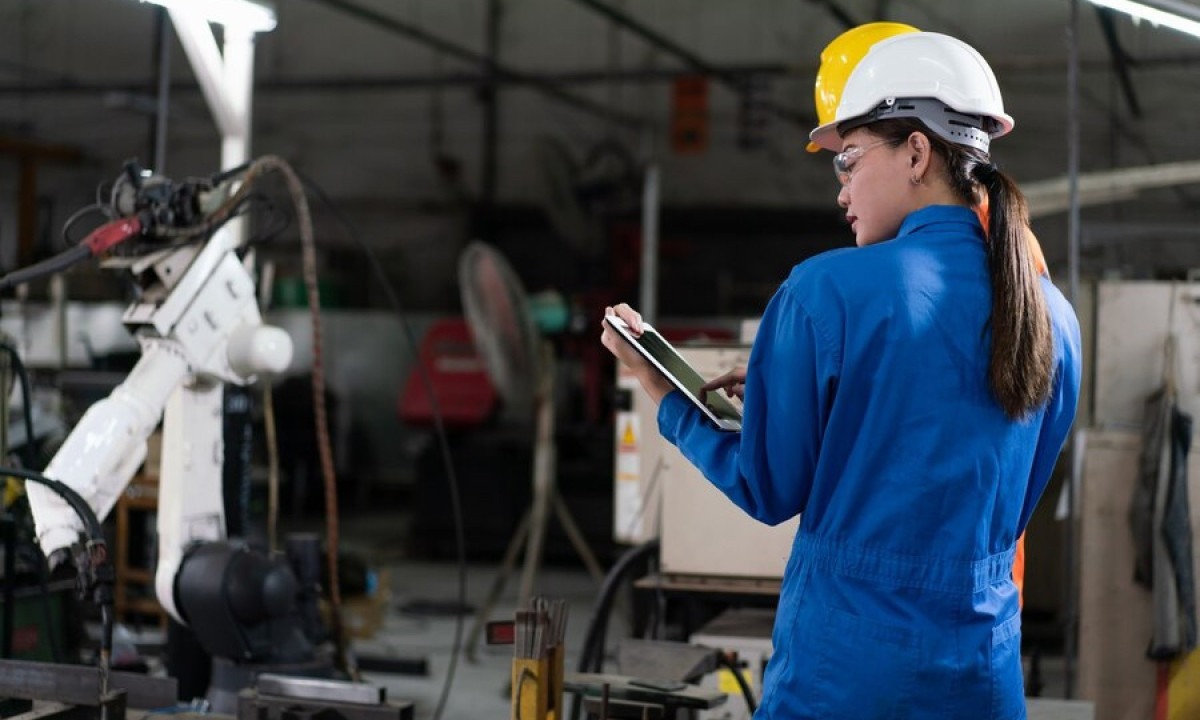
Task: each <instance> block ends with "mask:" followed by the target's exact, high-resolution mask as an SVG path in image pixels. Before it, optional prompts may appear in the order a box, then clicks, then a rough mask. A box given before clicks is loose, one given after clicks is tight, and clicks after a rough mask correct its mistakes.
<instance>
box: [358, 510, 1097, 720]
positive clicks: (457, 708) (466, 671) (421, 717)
mask: <svg viewBox="0 0 1200 720" xmlns="http://www.w3.org/2000/svg"><path fill="white" fill-rule="evenodd" d="M342 532H343V547H344V548H345V549H346V550H348V551H350V552H353V553H355V554H356V555H358V556H359V557H361V558H363V559H365V560H366V561H367V562H368V564H369V565H370V566H371V567H372V568H373V569H375V570H376V571H377V572H378V576H379V577H380V578H381V579H383V580H384V584H383V586H382V587H381V588H380V589H379V590H378V591H377V592H378V593H379V594H378V595H376V596H375V598H374V600H373V601H372V602H371V603H370V604H369V605H368V604H366V603H363V602H362V601H361V600H358V599H347V605H348V610H347V616H348V617H350V618H351V619H352V620H353V619H354V618H364V617H372V615H371V614H370V613H369V612H367V611H366V610H365V608H366V607H371V608H373V609H374V610H375V611H376V613H377V614H376V615H375V616H374V617H375V619H376V625H377V627H375V628H373V629H372V631H371V632H370V633H369V636H367V637H359V638H356V639H354V640H353V641H352V643H351V645H350V651H351V652H352V653H354V654H355V655H356V656H361V657H363V658H365V659H367V658H371V657H380V658H387V659H393V660H394V659H397V658H403V659H412V660H424V661H426V662H427V664H428V669H429V672H428V673H427V674H426V675H423V676H410V675H402V674H393V673H385V672H372V671H366V672H363V673H362V679H363V680H365V681H367V682H371V683H374V684H377V685H380V686H382V687H385V688H386V689H387V692H388V697H389V698H390V699H392V700H397V701H408V702H412V703H413V704H414V718H415V719H416V720H431V719H433V718H434V716H435V710H436V708H437V706H438V703H439V700H440V698H441V697H442V693H443V689H444V688H445V683H446V679H447V676H448V674H449V673H450V672H451V669H452V665H453V672H454V677H453V684H452V686H451V690H450V693H449V695H448V696H447V700H446V703H445V707H444V710H443V713H442V715H441V719H442V720H484V719H487V720H491V719H493V718H495V719H500V718H507V717H509V715H510V707H511V704H510V699H509V677H510V672H511V667H512V656H513V652H512V648H511V647H510V646H497V647H489V646H487V645H484V644H483V643H482V640H481V642H480V643H479V645H478V646H477V650H476V653H475V658H474V660H473V661H470V660H467V659H466V657H465V656H464V654H462V653H460V654H459V655H458V662H457V663H453V662H452V659H453V658H454V656H455V654H454V647H455V635H456V631H457V627H456V622H457V621H456V617H455V616H453V615H445V614H429V613H416V612H410V611H409V610H408V609H410V608H412V607H413V606H414V605H415V606H417V607H418V608H420V606H422V605H424V606H434V607H438V606H442V605H452V604H454V603H456V601H457V599H458V578H459V571H458V567H457V566H456V565H455V564H454V563H449V562H429V561H421V560H414V559H411V558H408V557H407V550H406V547H407V542H406V538H407V535H408V528H407V521H406V520H405V519H404V518H402V517H401V518H397V517H395V516H386V517H373V516H371V517H355V518H353V519H350V518H347V519H345V520H343V525H342ZM497 570H498V568H497V566H496V565H495V564H473V565H469V566H468V567H467V573H466V576H467V587H466V590H467V593H466V601H467V603H468V605H470V606H473V607H475V608H478V607H479V606H480V605H481V604H482V602H483V600H484V598H485V596H486V594H487V592H488V590H489V588H490V586H491V584H492V582H493V580H494V578H495V577H496V573H497ZM518 582H519V578H518V577H517V575H514V576H513V577H512V578H510V580H509V582H508V583H507V586H506V587H505V590H504V593H503V594H502V596H501V598H500V601H499V603H498V604H497V606H496V608H495V610H494V611H493V613H492V614H491V618H492V619H493V620H500V619H511V618H512V617H513V614H514V611H515V610H516V600H517V585H518ZM537 592H539V593H541V594H543V595H547V596H550V597H553V598H557V599H563V600H566V601H567V603H568V606H569V614H568V621H567V628H566V660H565V666H566V670H567V672H568V673H569V672H572V671H573V670H574V668H575V667H576V665H577V662H578V653H579V651H580V648H581V647H582V644H583V639H584V635H585V632H586V629H587V624H588V621H589V619H590V617H591V615H592V613H593V610H594V604H595V602H596V598H597V595H598V593H599V583H598V582H597V581H595V580H594V579H593V578H591V577H590V576H588V574H587V573H586V572H585V571H584V570H583V569H582V568H581V567H579V568H577V567H547V568H543V569H542V570H541V572H540V573H539V577H538V583H537ZM355 605H357V607H354V606H355ZM474 620H475V616H474V614H470V615H466V616H464V617H463V618H462V627H461V635H462V637H461V639H460V640H461V642H462V643H465V641H466V636H467V634H468V633H469V631H470V629H471V625H472V623H473V622H474ZM627 634H628V625H627V623H626V622H625V621H624V618H623V616H622V615H621V614H620V613H614V615H613V617H612V618H611V621H610V625H609V633H608V647H607V652H606V657H607V658H608V660H607V662H606V667H605V669H606V671H608V672H617V671H618V668H616V667H615V664H614V662H613V660H612V658H614V657H615V655H616V646H617V643H618V642H619V639H620V638H621V637H624V636H625V635H627ZM1042 673H1043V677H1042V679H1043V682H1044V689H1043V697H1044V698H1048V699H1047V700H1037V701H1032V702H1031V703H1030V714H1029V717H1030V720H1091V718H1092V717H1093V713H1092V712H1091V711H1090V709H1089V708H1085V707H1082V706H1081V705H1080V704H1077V703H1065V702H1063V701H1060V700H1056V699H1053V698H1058V697H1061V693H1062V687H1063V683H1062V678H1063V673H1062V663H1061V660H1060V659H1059V658H1054V657H1050V658H1043V661H1042ZM728 702H729V705H727V706H726V707H729V708H734V707H735V706H734V703H736V704H737V707H738V708H739V709H740V707H741V700H740V698H736V697H731V698H730V699H729V701H728Z"/></svg>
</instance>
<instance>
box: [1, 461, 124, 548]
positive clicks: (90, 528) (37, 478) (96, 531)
mask: <svg viewBox="0 0 1200 720" xmlns="http://www.w3.org/2000/svg"><path fill="white" fill-rule="evenodd" d="M4 475H11V476H13V477H19V478H21V479H22V480H28V481H30V482H35V483H37V484H39V485H45V486H46V487H48V488H50V490H51V491H53V492H54V494H56V495H58V496H59V497H61V498H62V499H63V500H66V501H67V504H68V505H70V506H71V509H72V510H74V511H75V514H76V515H78V516H79V519H80V520H82V521H83V524H84V527H85V529H86V530H87V534H88V537H89V538H90V539H92V540H99V541H100V542H103V541H104V531H103V530H102V529H101V527H100V521H99V520H98V519H97V518H96V513H95V512H93V511H92V508H91V506H89V505H88V504H87V501H86V500H84V499H83V498H82V497H81V496H80V495H79V493H77V492H75V490H74V488H72V487H71V486H69V485H66V484H64V483H61V482H59V481H58V480H55V479H54V478H48V477H46V476H45V475H43V474H41V473H39V472H34V471H32V470H25V469H23V468H8V467H0V477H3V476H4Z"/></svg>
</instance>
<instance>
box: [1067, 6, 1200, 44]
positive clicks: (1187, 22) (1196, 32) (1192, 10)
mask: <svg viewBox="0 0 1200 720" xmlns="http://www.w3.org/2000/svg"><path fill="white" fill-rule="evenodd" d="M1089 2H1091V3H1092V4H1093V5H1100V6H1102V7H1106V8H1111V9H1113V10H1116V11H1118V12H1123V13H1125V14H1127V15H1132V16H1133V17H1135V18H1141V19H1142V20H1145V21H1147V22H1150V23H1152V24H1154V25H1162V26H1163V27H1169V28H1171V29H1172V30H1178V31H1180V32H1185V33H1187V34H1188V35H1193V36H1195V37H1200V21H1198V20H1197V18H1200V8H1196V7H1194V6H1191V5H1187V4H1184V3H1181V2H1174V1H1173V0H1158V2H1155V3H1153V4H1148V3H1144V2H1134V1H1133V0H1089Z"/></svg>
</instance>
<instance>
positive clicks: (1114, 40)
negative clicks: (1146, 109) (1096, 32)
mask: <svg viewBox="0 0 1200 720" xmlns="http://www.w3.org/2000/svg"><path fill="white" fill-rule="evenodd" d="M1096 15H1097V16H1099V18H1100V29H1101V30H1103V31H1104V44H1105V45H1107V46H1108V54H1109V56H1111V58H1112V67H1113V71H1114V72H1115V73H1116V75H1117V80H1118V81H1119V83H1120V86H1121V94H1122V95H1124V96H1125V103H1126V104H1127V105H1129V112H1130V113H1131V114H1132V115H1133V116H1134V117H1135V118H1140V117H1142V104H1141V103H1140V102H1138V96H1137V90H1136V89H1135V88H1134V86H1133V78H1132V77H1131V76H1130V73H1129V55H1128V54H1126V52H1125V48H1123V47H1121V40H1120V38H1118V37H1117V28H1116V25H1115V24H1114V23H1113V15H1114V11H1112V10H1109V9H1108V8H1102V7H1099V6H1097V7H1096Z"/></svg>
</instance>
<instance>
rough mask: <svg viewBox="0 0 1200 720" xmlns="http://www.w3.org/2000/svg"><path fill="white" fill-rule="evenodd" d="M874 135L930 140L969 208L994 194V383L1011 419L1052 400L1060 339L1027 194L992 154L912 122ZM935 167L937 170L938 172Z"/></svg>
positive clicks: (990, 257)
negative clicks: (1031, 236) (1033, 243)
mask: <svg viewBox="0 0 1200 720" xmlns="http://www.w3.org/2000/svg"><path fill="white" fill-rule="evenodd" d="M868 129H869V130H870V132H871V133H872V134H874V135H877V136H878V137H880V138H881V139H884V140H887V141H888V143H889V144H891V145H893V146H894V147H899V146H900V145H901V144H903V143H904V142H906V141H907V140H908V138H909V136H910V135H912V133H914V132H919V133H922V134H924V135H925V136H926V137H927V138H929V143H930V145H931V146H932V148H933V151H934V153H936V154H937V155H940V156H941V157H942V159H943V160H944V161H945V172H946V179H947V180H948V181H949V183H950V187H951V188H953V189H954V191H955V193H957V194H958V196H959V197H960V199H961V200H962V201H963V202H964V203H965V204H967V205H974V204H975V202H976V188H978V187H980V186H982V187H983V188H984V190H986V192H987V196H988V232H987V263H988V274H989V275H990V276H991V281H992V318H991V327H992V349H991V362H990V363H989V366H988V380H989V383H990V385H991V388H992V393H993V394H994V395H995V396H996V400H997V402H999V403H1000V407H1001V408H1003V409H1004V413H1005V414H1006V415H1007V416H1008V417H1010V418H1013V419H1020V418H1022V417H1024V416H1026V415H1027V414H1029V413H1030V412H1033V411H1034V410H1037V409H1038V408H1040V407H1042V406H1043V405H1045V404H1046V402H1047V401H1048V400H1049V399H1050V393H1051V390H1052V389H1053V383H1054V335H1053V331H1052V330H1051V327H1050V312H1049V310H1048V309H1047V307H1046V297H1045V295H1044V294H1043V292H1042V285H1041V281H1040V280H1039V278H1038V269H1037V267H1036V266H1035V264H1034V263H1035V261H1034V257H1033V252H1032V250H1031V249H1030V247H1029V244H1028V241H1027V240H1026V237H1025V233H1026V228H1027V227H1028V226H1029V211H1028V208H1027V207H1026V205H1025V196H1024V195H1022V194H1021V190H1020V188H1018V187H1017V184H1016V183H1015V182H1014V181H1013V180H1012V178H1010V177H1009V176H1008V175H1006V174H1004V173H1003V172H1001V171H1000V169H999V168H997V167H996V165H995V164H994V163H992V161H991V159H990V158H989V157H988V155H987V153H984V152H983V151H981V150H977V149H975V148H971V147H967V146H965V145H958V144H956V143H951V142H948V141H947V140H945V139H943V138H942V137H941V136H939V135H937V134H936V133H934V132H932V131H930V130H929V129H928V128H927V127H926V126H925V124H924V123H922V122H921V121H920V120H916V119H913V118H897V119H893V120H883V121H880V122H877V123H873V124H872V125H871V126H870V127H869V128H868ZM935 167H936V166H935Z"/></svg>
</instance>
